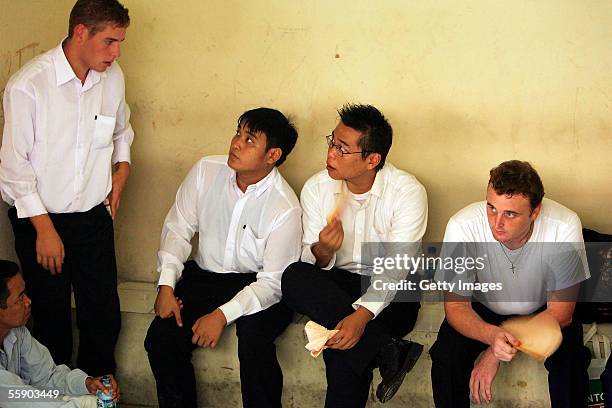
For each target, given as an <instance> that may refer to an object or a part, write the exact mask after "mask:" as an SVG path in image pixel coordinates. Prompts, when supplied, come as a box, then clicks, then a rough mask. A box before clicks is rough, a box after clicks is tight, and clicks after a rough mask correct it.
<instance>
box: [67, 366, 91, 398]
mask: <svg viewBox="0 0 612 408" xmlns="http://www.w3.org/2000/svg"><path fill="white" fill-rule="evenodd" d="M72 373H73V375H75V381H74V384H73V387H74V391H76V392H75V393H74V395H89V390H88V389H87V386H86V385H85V380H87V377H91V376H89V375H87V374H85V372H83V371H81V370H79V369H78V368H75V369H74V370H72ZM71 388H72V387H71Z"/></svg>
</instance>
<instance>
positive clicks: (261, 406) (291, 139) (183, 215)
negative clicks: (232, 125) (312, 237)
mask: <svg viewBox="0 0 612 408" xmlns="http://www.w3.org/2000/svg"><path fill="white" fill-rule="evenodd" d="M296 141H297V131H296V129H295V127H294V126H293V125H292V124H291V122H289V120H287V118H286V117H285V116H284V115H283V114H282V113H281V112H279V111H277V110H275V109H269V108H257V109H252V110H249V111H246V112H244V113H243V114H242V115H241V116H240V118H239V119H238V126H237V129H236V134H235V135H234V137H233V138H232V140H231V142H230V147H229V155H228V156H209V157H204V158H203V159H201V160H200V161H198V162H197V163H196V164H195V166H193V168H192V169H191V171H190V172H189V174H188V175H187V177H186V178H185V180H184V181H183V183H182V184H181V186H180V187H179V190H178V192H177V193H176V201H175V203H174V205H173V206H172V208H170V211H169V212H168V215H167V216H166V220H165V221H164V227H163V229H162V236H161V243H160V248H159V253H158V257H157V259H158V271H159V272H160V278H159V286H158V287H159V293H158V295H157V299H156V300H155V313H156V314H157V317H156V318H155V319H154V320H153V322H152V323H151V326H150V327H149V331H148V333H147V337H146V339H145V348H146V350H147V353H148V357H149V363H150V364H151V369H152V371H153V374H154V376H155V380H156V382H157V397H158V401H159V406H160V408H196V407H197V392H196V382H195V374H194V371H193V366H192V365H191V353H192V351H193V350H194V349H195V348H196V347H198V346H199V347H203V348H207V347H210V348H214V347H215V346H216V345H217V343H218V342H219V339H220V337H221V335H222V334H223V332H224V331H225V328H226V327H227V326H229V325H231V324H232V323H234V322H235V323H236V336H237V337H238V359H239V361H240V386H241V391H242V404H243V406H244V407H246V408H275V407H278V408H280V407H281V406H282V405H281V394H282V389H283V375H282V372H281V368H280V366H279V364H278V361H277V359H276V347H275V345H274V340H275V339H276V337H277V336H278V335H280V334H281V333H282V332H283V331H284V330H285V328H286V327H287V326H288V325H289V323H290V322H291V317H292V313H291V311H290V310H289V309H288V308H287V307H286V306H285V305H284V304H283V303H279V301H280V298H281V290H280V283H281V282H280V279H281V275H282V273H283V271H284V269H285V268H286V267H287V265H289V264H291V263H292V262H295V261H296V260H298V258H299V254H300V239H301V237H302V229H301V225H300V217H301V213H302V211H301V208H300V204H299V201H298V199H297V197H296V195H295V193H294V192H293V190H292V189H291V187H290V186H289V184H288V183H287V182H286V181H285V179H284V178H283V176H282V175H281V174H280V172H279V171H278V170H277V168H276V167H277V166H278V165H280V164H281V163H283V162H284V161H285V159H286V157H287V156H288V155H289V153H290V152H291V150H292V149H293V147H294V146H295V143H296ZM196 233H197V234H198V249H197V252H196V253H195V256H194V259H193V260H192V261H187V258H188V257H189V255H190V254H191V249H192V247H191V239H192V238H193V236H194V235H195V234H196Z"/></svg>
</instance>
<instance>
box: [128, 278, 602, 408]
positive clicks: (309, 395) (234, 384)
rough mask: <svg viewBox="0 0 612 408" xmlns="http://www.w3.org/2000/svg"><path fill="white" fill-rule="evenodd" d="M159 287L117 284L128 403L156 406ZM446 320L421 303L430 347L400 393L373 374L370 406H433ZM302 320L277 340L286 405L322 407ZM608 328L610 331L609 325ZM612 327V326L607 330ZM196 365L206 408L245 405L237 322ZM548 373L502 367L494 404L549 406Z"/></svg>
mask: <svg viewBox="0 0 612 408" xmlns="http://www.w3.org/2000/svg"><path fill="white" fill-rule="evenodd" d="M156 293H157V292H156V288H155V285H153V284H151V283H141V282H123V283H121V284H120V285H119V294H120V298H121V307H122V319H123V324H122V331H121V334H120V337H119V343H118V346H117V352H116V355H117V361H118V365H119V371H118V377H119V379H120V381H121V386H122V399H123V401H124V403H125V404H128V405H135V406H148V407H153V406H156V404H157V398H156V392H155V381H154V379H153V375H152V373H151V370H150V367H149V364H148V360H147V356H146V353H145V351H144V347H143V342H144V337H145V335H146V331H147V329H148V327H149V324H150V322H151V320H152V319H153V313H152V305H153V302H154V300H155V296H156ZM443 318H444V312H443V308H442V305H441V304H439V303H433V302H423V306H422V308H421V312H420V314H419V320H418V321H417V324H416V326H415V330H414V331H413V332H412V333H411V334H410V335H409V338H411V339H412V340H414V341H418V342H420V343H422V344H424V345H425V351H424V353H423V355H422V356H421V358H420V359H419V361H418V362H417V364H416V366H415V368H414V369H413V370H412V371H411V372H410V373H409V374H408V376H407V377H406V380H405V381H404V384H403V385H402V387H401V388H400V390H399V392H398V394H397V395H396V396H395V397H394V398H393V400H391V401H390V402H388V403H387V404H384V405H382V404H380V403H378V402H377V401H376V400H375V396H374V390H375V388H374V387H375V386H376V385H377V384H378V383H379V382H380V377H379V376H378V372H377V371H375V378H374V381H373V386H372V390H371V393H370V401H369V402H368V407H383V406H384V407H391V408H395V407H406V406H410V407H417V408H418V407H433V406H434V405H433V399H432V391H431V380H430V374H429V373H430V369H431V359H430V358H429V354H428V353H427V351H428V350H429V347H430V346H431V345H432V344H433V342H434V341H435V339H436V336H437V330H438V328H439V326H440V323H441V322H442V320H443ZM305 323H306V318H305V317H303V316H302V317H300V316H298V317H297V318H296V320H295V321H294V322H293V323H292V324H291V325H290V326H289V328H288V329H287V330H286V331H285V333H283V334H282V335H281V336H280V337H279V339H278V340H277V345H278V349H277V350H278V351H277V353H278V358H279V361H280V364H281V366H282V368H283V375H284V384H285V385H284V392H283V406H285V407H295V408H309V407H322V406H323V404H324V399H325V388H326V383H325V367H324V364H323V360H322V358H318V359H313V358H312V357H310V355H309V354H308V352H307V351H306V350H305V348H304V345H305V344H306V337H305V334H304V324H305ZM606 330H607V329H606ZM610 331H612V327H610ZM193 363H194V367H195V372H196V378H197V382H198V384H199V390H198V392H199V398H200V405H201V406H202V407H241V406H242V405H241V397H240V382H239V371H238V370H239V362H238V355H237V338H236V335H235V329H234V326H232V327H230V328H229V329H228V330H227V331H226V332H225V333H224V335H223V338H222V341H221V342H220V344H219V345H218V346H217V348H216V349H215V350H208V349H207V350H201V349H200V350H196V351H195V352H194V354H193ZM546 378H547V373H546V370H545V369H544V366H543V364H542V363H539V362H537V361H535V360H533V359H531V358H529V357H527V356H525V355H520V356H519V357H518V358H517V359H516V360H515V361H513V362H512V364H503V365H502V368H501V369H500V372H499V374H498V376H497V377H496V379H495V382H494V385H493V395H494V402H493V403H492V404H491V405H489V406H491V407H548V406H550V402H549V399H548V387H547V380H546Z"/></svg>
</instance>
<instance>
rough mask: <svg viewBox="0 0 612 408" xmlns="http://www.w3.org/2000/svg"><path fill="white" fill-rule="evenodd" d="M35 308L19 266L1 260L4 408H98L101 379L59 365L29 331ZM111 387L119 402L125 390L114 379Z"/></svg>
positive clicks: (0, 397) (0, 398)
mask: <svg viewBox="0 0 612 408" xmlns="http://www.w3.org/2000/svg"><path fill="white" fill-rule="evenodd" d="M31 304H32V300H30V298H29V297H28V295H27V294H26V287H25V282H24V280H23V278H22V277H21V273H19V267H18V266H17V264H15V263H14V262H11V261H5V260H0V407H2V408H18V407H22V408H25V407H28V408H35V407H37V408H60V407H61V408H77V407H79V408H85V407H95V405H96V398H95V397H94V396H93V395H95V393H96V392H97V391H98V390H104V386H103V385H102V381H101V377H98V378H92V377H89V376H88V375H87V374H86V373H84V372H83V371H81V370H79V369H75V370H70V369H69V368H68V367H67V366H65V365H59V366H56V365H55V363H54V362H53V358H51V354H50V353H49V350H48V349H47V348H46V347H45V346H43V345H42V344H40V343H39V342H38V341H37V340H36V339H35V338H33V337H32V335H31V334H30V332H29V331H28V329H27V328H26V327H25V324H26V323H27V321H28V319H29V318H30V306H31ZM111 382H112V391H113V396H114V400H115V401H117V400H118V399H119V387H118V385H117V382H116V381H115V379H114V378H113V377H112V376H111Z"/></svg>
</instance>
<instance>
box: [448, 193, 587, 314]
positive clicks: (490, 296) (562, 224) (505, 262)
mask: <svg viewBox="0 0 612 408" xmlns="http://www.w3.org/2000/svg"><path fill="white" fill-rule="evenodd" d="M461 254H463V255H468V256H470V257H473V258H476V257H480V261H481V263H480V266H479V267H474V268H473V269H472V271H467V272H464V273H457V272H456V270H455V271H453V270H449V269H446V270H444V269H440V268H438V270H437V272H436V280H437V281H447V282H451V283H452V282H455V286H454V287H453V288H452V289H450V291H451V292H453V293H457V294H459V295H464V296H470V295H471V296H473V298H474V299H475V300H477V301H479V302H481V303H482V304H484V305H485V306H486V307H487V308H489V309H491V310H492V311H493V312H495V313H497V314H501V315H508V314H529V313H532V312H534V311H536V310H537V309H538V308H540V307H541V306H542V305H544V304H545V303H546V300H547V294H548V292H551V291H558V290H561V289H565V288H568V287H570V286H573V285H575V284H577V283H579V282H582V281H583V280H585V279H588V278H589V277H590V274H589V270H588V264H587V260H586V254H585V251H584V241H583V238H582V225H581V223H580V219H579V218H578V215H577V214H576V213H574V212H573V211H571V210H569V209H568V208H566V207H564V206H562V205H561V204H559V203H557V202H555V201H553V200H549V199H546V198H545V199H544V200H543V202H542V210H541V212H540V214H539V216H538V217H537V218H536V220H535V222H534V226H533V231H532V234H531V237H530V238H529V241H528V243H527V244H525V245H524V246H523V247H521V248H518V249H516V250H509V249H508V248H506V247H503V246H502V245H501V244H500V243H499V242H498V241H496V240H495V238H494V237H493V234H492V232H491V228H490V226H489V222H488V219H487V209H486V201H481V202H478V203H474V204H471V205H469V206H467V207H465V208H464V209H462V210H461V211H459V212H458V213H457V214H455V215H454V216H453V217H451V219H450V220H449V222H448V224H447V226H446V232H445V234H444V246H443V250H442V254H441V256H442V258H443V259H444V258H445V257H448V256H451V257H453V258H454V259H456V257H457V256H460V255H461ZM512 267H514V268H512ZM466 282H472V283H474V282H478V283H480V284H483V283H489V284H491V283H494V284H497V285H501V286H497V287H496V288H495V289H493V290H490V285H489V289H488V290H479V288H476V289H474V288H473V287H471V286H470V285H469V284H468V285H465V284H464V283H466ZM500 288H501V289H500Z"/></svg>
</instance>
